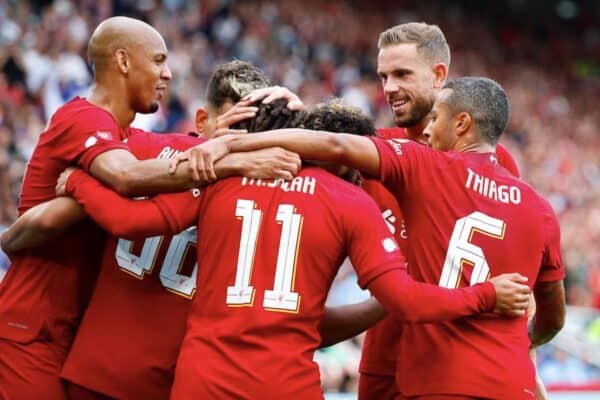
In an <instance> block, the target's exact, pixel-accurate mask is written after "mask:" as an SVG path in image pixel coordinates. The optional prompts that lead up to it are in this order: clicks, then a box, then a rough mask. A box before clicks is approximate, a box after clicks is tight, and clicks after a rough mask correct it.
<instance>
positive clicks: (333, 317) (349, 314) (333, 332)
mask: <svg viewBox="0 0 600 400" xmlns="http://www.w3.org/2000/svg"><path fill="white" fill-rule="evenodd" d="M386 315H387V312H386V311H385V308H383V306H382V305H381V304H379V302H378V301H377V299H376V298H374V297H371V298H369V299H368V300H365V301H363V302H361V303H356V304H348V305H343V306H338V307H325V315H324V316H323V320H322V321H321V325H320V326H319V332H320V333H321V347H327V346H333V345H334V344H336V343H339V342H343V341H344V340H348V339H350V338H353V337H354V336H356V335H358V334H359V333H361V332H364V331H366V330H367V329H369V328H371V327H372V326H373V325H375V324H376V323H377V322H379V321H380V320H381V319H382V318H384V317H385V316H386Z"/></svg>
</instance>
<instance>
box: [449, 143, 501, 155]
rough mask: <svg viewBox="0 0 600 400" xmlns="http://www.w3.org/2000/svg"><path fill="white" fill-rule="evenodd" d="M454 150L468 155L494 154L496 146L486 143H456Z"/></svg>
mask: <svg viewBox="0 0 600 400" xmlns="http://www.w3.org/2000/svg"><path fill="white" fill-rule="evenodd" d="M454 150H456V151H461V152H469V153H495V152H496V146H494V145H492V144H490V143H487V142H466V143H461V142H457V143H456V146H455V147H454Z"/></svg>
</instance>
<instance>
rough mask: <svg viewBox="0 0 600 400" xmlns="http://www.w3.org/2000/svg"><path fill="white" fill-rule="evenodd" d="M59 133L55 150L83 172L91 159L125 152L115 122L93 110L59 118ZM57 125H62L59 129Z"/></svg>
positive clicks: (82, 110) (105, 114) (83, 108)
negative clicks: (115, 152)
mask: <svg viewBox="0 0 600 400" xmlns="http://www.w3.org/2000/svg"><path fill="white" fill-rule="evenodd" d="M55 124H56V126H57V128H59V129H58V131H59V132H61V133H60V135H59V136H58V137H57V147H56V148H57V149H60V150H61V151H62V152H63V154H64V156H65V158H66V159H67V160H74V161H75V162H76V163H77V164H78V165H79V166H81V167H82V168H83V169H84V170H86V171H89V167H90V165H91V163H92V161H94V159H95V158H96V157H97V156H98V155H100V154H101V153H104V152H105V151H109V150H115V149H124V150H128V147H127V144H125V143H123V142H122V140H121V139H122V138H121V136H120V132H121V131H120V129H119V126H118V125H117V123H116V121H115V120H114V118H113V117H112V116H111V115H110V114H109V113H108V112H107V111H104V110H102V109H100V108H98V107H95V106H87V107H80V108H77V109H74V112H71V113H69V114H66V115H61V117H60V121H56V122H55ZM60 125H64V126H63V127H62V128H63V129H61V127H60Z"/></svg>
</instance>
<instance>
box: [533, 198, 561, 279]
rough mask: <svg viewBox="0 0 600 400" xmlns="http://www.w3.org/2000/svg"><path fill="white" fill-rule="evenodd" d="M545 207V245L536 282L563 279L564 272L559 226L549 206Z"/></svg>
mask: <svg viewBox="0 0 600 400" xmlns="http://www.w3.org/2000/svg"><path fill="white" fill-rule="evenodd" d="M544 203H545V202H544ZM545 205H546V207H545V208H544V221H545V226H546V228H545V229H544V232H545V233H546V244H545V246H544V254H543V255H542V265H541V266H540V272H539V274H538V278H537V282H555V281H560V280H563V279H565V275H566V272H565V267H564V265H563V261H562V254H561V246H560V226H559V225H558V220H557V218H556V215H555V214H554V211H553V210H552V208H551V207H550V205H549V204H547V203H546V204H545Z"/></svg>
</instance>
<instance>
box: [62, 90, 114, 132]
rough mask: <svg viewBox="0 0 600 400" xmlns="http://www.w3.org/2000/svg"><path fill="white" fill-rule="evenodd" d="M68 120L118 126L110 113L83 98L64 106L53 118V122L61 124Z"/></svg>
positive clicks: (77, 98) (75, 99)
mask: <svg viewBox="0 0 600 400" xmlns="http://www.w3.org/2000/svg"><path fill="white" fill-rule="evenodd" d="M65 120H67V121H68V122H70V123H79V124H97V123H98V122H101V121H107V122H110V123H112V124H114V125H115V127H116V126H118V125H117V121H116V120H115V118H114V117H113V116H112V114H111V113H110V112H108V111H107V110H105V109H103V108H102V107H98V106H97V105H94V104H92V103H90V102H89V101H87V100H86V99H84V98H81V97H75V98H74V99H72V100H70V101H68V102H67V103H65V104H64V105H62V106H61V107H60V108H58V110H56V112H55V113H54V115H53V117H52V120H51V121H52V122H55V123H60V122H63V121H65Z"/></svg>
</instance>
